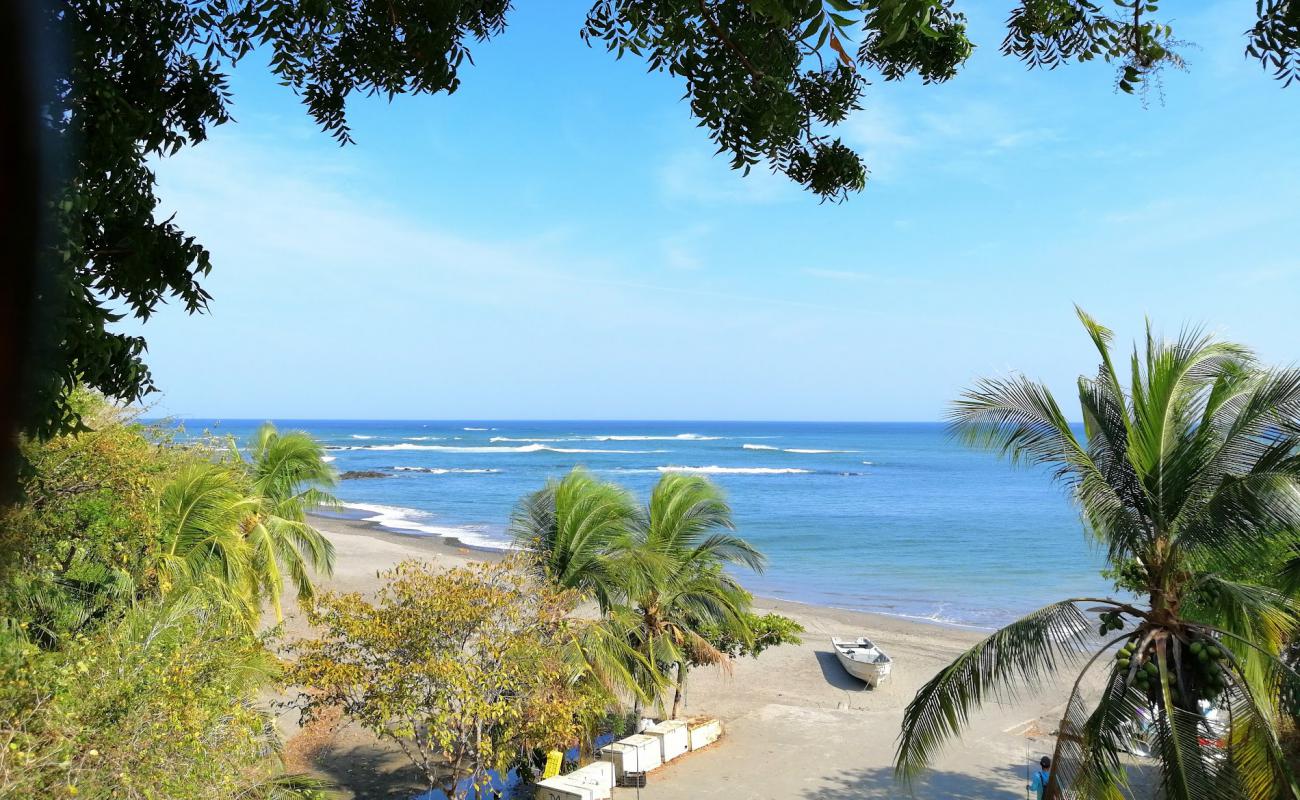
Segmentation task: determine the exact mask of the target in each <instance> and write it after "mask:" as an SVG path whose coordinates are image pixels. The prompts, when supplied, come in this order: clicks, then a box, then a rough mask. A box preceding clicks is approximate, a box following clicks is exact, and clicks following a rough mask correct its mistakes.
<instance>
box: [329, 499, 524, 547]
mask: <svg viewBox="0 0 1300 800" xmlns="http://www.w3.org/2000/svg"><path fill="white" fill-rule="evenodd" d="M343 507H344V508H350V509H353V510H354V511H364V512H366V513H368V514H370V515H371V516H368V517H363V518H362V521H363V522H373V523H374V524H376V525H382V526H383V527H385V528H391V529H393V530H396V531H404V532H412V533H423V534H430V535H433V536H451V537H455V538H457V539H459V540H460V541H462V542H464V543H465V544H468V545H472V546H474V547H488V548H492V549H493V550H505V549H508V545H507V544H505V543H504V542H503V541H501V539H499V538H495V537H492V536H490V535H488V533H487V531H485V530H484V529H482V528H479V527H475V526H470V525H462V526H452V525H432V524H430V523H429V522H427V521H426V520H431V519H432V518H433V515H432V514H430V513H429V512H427V511H419V510H417V509H414V508H403V507H402V506H384V505H379V504H378V503H344V504H343Z"/></svg>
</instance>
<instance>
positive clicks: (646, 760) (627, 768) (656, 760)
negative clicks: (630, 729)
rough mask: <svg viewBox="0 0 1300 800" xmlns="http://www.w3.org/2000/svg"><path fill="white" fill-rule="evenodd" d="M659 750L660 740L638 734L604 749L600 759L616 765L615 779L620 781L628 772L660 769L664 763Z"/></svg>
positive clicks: (601, 750) (608, 745) (601, 751)
mask: <svg viewBox="0 0 1300 800" xmlns="http://www.w3.org/2000/svg"><path fill="white" fill-rule="evenodd" d="M659 750H660V745H659V739H657V738H656V737H654V736H646V735H645V734H643V733H637V734H633V735H632V736H629V737H627V738H626V739H620V740H618V741H617V742H614V743H613V744H607V745H605V746H604V747H602V748H601V749H600V758H601V760H602V761H608V762H610V763H611V764H613V765H614V779H615V780H618V779H620V778H622V777H623V774H624V773H627V772H649V771H650V770H652V769H656V768H658V767H659V765H660V764H662V763H663V757H662V756H661V755H660V754H659Z"/></svg>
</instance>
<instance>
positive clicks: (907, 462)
mask: <svg viewBox="0 0 1300 800" xmlns="http://www.w3.org/2000/svg"><path fill="white" fill-rule="evenodd" d="M260 422H261V420H258V421H237V420H226V421H223V422H219V423H218V422H217V421H214V420H188V421H186V423H185V425H186V431H187V435H197V434H200V433H202V431H203V430H204V429H205V428H210V429H212V430H213V431H214V432H218V433H222V434H232V435H234V436H236V437H240V438H242V437H244V436H247V435H248V434H249V433H251V432H252V430H253V429H254V428H255V427H256V426H257V425H258V424H260ZM276 423H277V424H278V425H280V426H281V427H282V428H301V429H303V430H306V431H308V432H310V433H311V434H313V435H314V436H316V437H317V438H319V439H320V440H321V441H322V442H323V443H324V444H325V445H326V446H327V447H328V448H330V450H329V456H330V457H331V458H333V459H334V460H333V464H334V466H335V467H337V468H338V469H339V470H340V471H346V470H378V471H381V472H385V473H387V474H388V475H389V477H387V478H383V479H361V480H349V481H344V482H342V483H341V484H340V486H339V489H338V492H337V494H338V495H339V497H341V498H342V499H343V500H345V501H346V502H348V503H349V504H350V505H351V506H352V509H351V514H350V515H355V516H357V517H359V518H367V519H372V520H375V521H376V522H379V523H382V524H383V525H385V526H387V527H390V528H393V529H395V530H402V531H405V532H408V533H426V534H440V535H447V536H455V537H457V538H459V539H460V540H462V541H463V542H465V543H466V544H468V545H471V546H486V547H501V546H504V545H505V544H506V539H505V535H504V531H505V527H506V524H507V521H508V519H509V515H510V510H511V508H512V506H513V505H514V503H515V501H516V500H518V499H519V497H521V496H522V495H524V494H526V493H527V492H530V491H533V490H534V489H537V488H539V487H540V486H541V485H542V484H543V483H544V482H545V481H546V479H547V478H548V477H551V476H559V475H562V474H563V473H564V472H566V471H567V470H569V469H570V468H572V467H573V466H574V465H583V466H585V467H587V468H588V469H590V470H591V471H593V472H594V473H596V474H597V475H599V476H600V477H602V478H606V479H609V480H614V481H617V482H619V483H622V484H624V485H626V486H627V487H628V488H630V489H632V490H633V491H635V492H636V493H638V495H640V496H642V497H644V496H645V495H646V494H647V493H648V491H649V489H650V487H651V486H652V485H653V484H654V482H655V481H656V480H657V479H658V477H659V475H660V474H662V472H663V471H665V470H667V469H669V468H675V469H688V470H690V471H693V472H696V473H699V474H704V475H708V476H709V477H710V478H711V479H712V480H714V481H716V482H717V483H718V484H719V485H721V486H722V487H723V488H724V489H726V491H727V493H728V496H729V499H730V501H731V504H732V507H733V509H734V511H735V518H736V522H737V525H738V527H739V529H740V532H741V533H742V534H743V535H744V536H745V537H747V538H748V539H749V540H750V541H752V542H753V543H754V544H755V545H757V546H758V547H759V548H760V549H761V550H762V551H763V552H764V553H766V554H767V556H768V562H769V566H768V569H767V571H766V573H765V574H763V575H753V574H748V573H740V576H741V579H742V581H743V582H744V583H745V585H746V586H747V587H749V588H750V589H751V590H752V591H754V592H755V593H756V594H760V595H764V596H769V597H777V598H782V599H786V600H795V601H800V602H808V603H816V604H820V605H829V606H835V607H839V608H849V609H855V610H862V611H875V612H879V613H887V614H897V615H902V616H908V617H917V618H923V619H929V620H934V621H938V622H947V623H953V624H964V625H975V626H981V627H987V626H993V625H997V624H999V623H1003V622H1006V621H1009V620H1010V619H1012V618H1014V617H1015V616H1018V615H1020V614H1022V613H1024V612H1027V611H1029V610H1032V609H1034V608H1037V607H1038V606H1041V605H1043V604H1045V603H1047V602H1051V601H1053V600H1056V599H1060V598H1063V597H1066V596H1070V595H1072V594H1078V593H1085V592H1086V593H1094V592H1105V591H1107V589H1108V584H1107V583H1106V582H1105V581H1104V580H1103V579H1102V578H1101V577H1100V576H1099V575H1098V569H1099V567H1100V564H1101V559H1100V557H1099V556H1098V555H1097V554H1096V553H1095V552H1094V551H1093V549H1092V548H1091V546H1090V545H1089V544H1088V543H1087V541H1086V538H1085V535H1084V533H1083V530H1082V527H1081V525H1080V523H1079V520H1078V517H1077V515H1076V513H1075V512H1074V510H1073V509H1072V508H1071V506H1070V505H1069V503H1068V501H1067V498H1066V496H1065V495H1064V493H1063V492H1062V491H1061V490H1060V489H1059V488H1057V487H1054V486H1052V485H1051V483H1050V482H1049V480H1048V477H1047V476H1046V475H1045V474H1044V473H1043V472H1042V471H1033V470H1014V469H1012V468H1011V467H1009V466H1008V465H1006V464H1005V463H1003V462H1000V461H998V460H997V459H995V458H993V457H992V456H990V455H988V454H984V453H979V452H974V451H971V450H969V449H966V448H964V447H963V446H961V445H959V444H957V443H954V442H952V441H950V440H949V438H948V437H947V435H946V434H945V432H944V428H943V426H942V425H941V424H938V423H788V422H482V421H468V422H465V421H461V422H446V421H443V422H421V421H411V422H394V421H343V420H337V421H321V420H310V421H294V420H276Z"/></svg>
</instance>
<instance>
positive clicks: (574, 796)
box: [533, 775, 610, 800]
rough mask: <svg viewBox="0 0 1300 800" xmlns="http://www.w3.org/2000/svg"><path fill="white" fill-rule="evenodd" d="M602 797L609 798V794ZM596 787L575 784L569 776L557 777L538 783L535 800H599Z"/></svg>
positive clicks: (534, 795)
mask: <svg viewBox="0 0 1300 800" xmlns="http://www.w3.org/2000/svg"><path fill="white" fill-rule="evenodd" d="M599 796H600V797H606V798H608V797H609V796H610V793H609V792H606V793H605V794H604V795H599ZM597 797H598V795H597V794H596V787H594V786H590V785H588V784H585V783H575V782H573V781H571V780H569V776H567V775H557V776H556V777H554V778H547V779H546V780H544V781H538V782H537V791H536V792H535V793H534V794H533V798H534V800H597Z"/></svg>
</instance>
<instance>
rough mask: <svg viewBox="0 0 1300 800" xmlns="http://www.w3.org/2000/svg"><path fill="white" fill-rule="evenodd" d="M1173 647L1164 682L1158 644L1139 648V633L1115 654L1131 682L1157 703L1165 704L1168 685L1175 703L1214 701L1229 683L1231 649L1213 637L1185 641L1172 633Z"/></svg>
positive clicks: (1190, 705)
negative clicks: (1227, 670)
mask: <svg viewBox="0 0 1300 800" xmlns="http://www.w3.org/2000/svg"><path fill="white" fill-rule="evenodd" d="M1167 641H1169V642H1170V647H1171V648H1177V650H1178V652H1177V653H1176V654H1175V653H1174V652H1172V651H1171V652H1170V654H1169V656H1170V658H1169V661H1168V662H1167V663H1168V669H1167V670H1166V672H1165V675H1164V679H1163V685H1162V680H1161V676H1160V665H1159V662H1158V661H1157V660H1156V644H1155V643H1154V642H1151V643H1148V644H1147V645H1146V646H1145V647H1144V648H1143V650H1142V652H1140V653H1139V652H1137V647H1138V637H1137V636H1136V635H1135V636H1134V637H1133V638H1132V639H1130V640H1129V641H1128V642H1127V643H1125V645H1124V646H1123V647H1121V648H1120V650H1119V653H1117V654H1116V657H1115V667H1116V669H1117V670H1118V671H1119V672H1120V673H1122V674H1123V675H1124V677H1125V680H1126V681H1127V682H1128V683H1129V685H1131V686H1133V687H1134V688H1136V689H1138V690H1139V691H1141V692H1142V693H1143V694H1145V695H1147V697H1148V698H1150V700H1151V702H1152V703H1153V704H1155V705H1163V703H1164V700H1163V688H1164V685H1167V686H1168V687H1169V696H1170V697H1171V698H1172V699H1173V701H1174V703H1176V704H1178V705H1179V706H1182V707H1183V708H1187V709H1189V710H1194V709H1195V708H1196V704H1197V702H1198V701H1200V700H1207V701H1210V702H1213V701H1214V700H1216V699H1217V698H1218V697H1219V695H1221V694H1222V693H1223V691H1224V689H1226V688H1227V686H1228V678H1227V675H1226V674H1225V672H1224V669H1223V660H1224V659H1225V658H1227V653H1226V652H1224V650H1223V645H1221V644H1219V643H1218V642H1216V641H1215V640H1213V639H1210V638H1208V637H1202V636H1199V635H1193V636H1192V638H1191V639H1189V640H1188V641H1186V642H1184V641H1181V640H1179V639H1177V638H1174V637H1170V638H1169V639H1168V640H1167Z"/></svg>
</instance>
